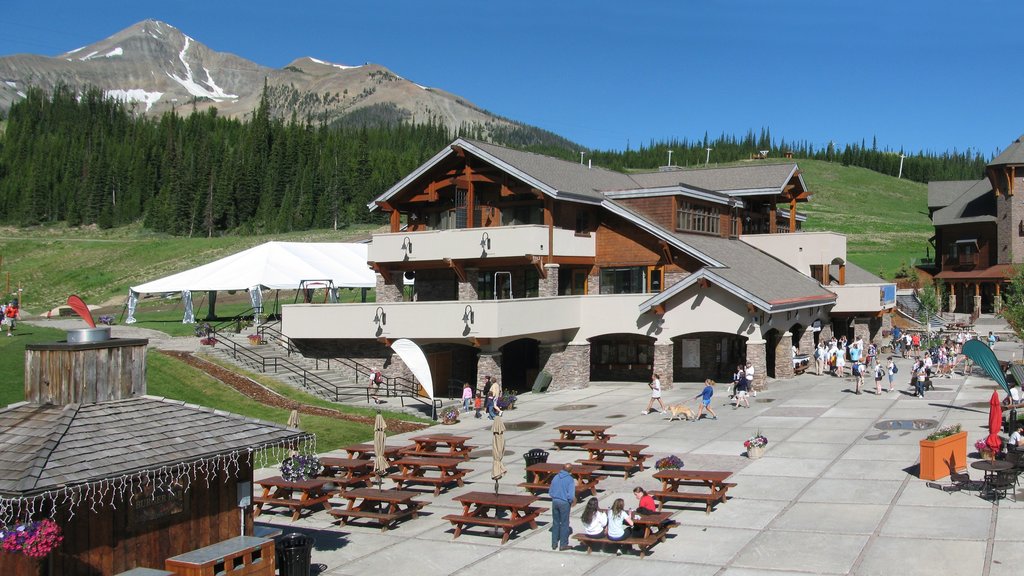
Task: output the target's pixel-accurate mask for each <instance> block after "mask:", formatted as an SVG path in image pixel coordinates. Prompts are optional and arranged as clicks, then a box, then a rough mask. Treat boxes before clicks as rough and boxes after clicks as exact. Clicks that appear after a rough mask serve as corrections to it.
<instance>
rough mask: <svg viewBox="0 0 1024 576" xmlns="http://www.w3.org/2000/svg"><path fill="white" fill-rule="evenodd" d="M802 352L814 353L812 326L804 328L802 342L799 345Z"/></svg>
mask: <svg viewBox="0 0 1024 576" xmlns="http://www.w3.org/2000/svg"><path fill="white" fill-rule="evenodd" d="M797 348H798V349H799V352H800V353H801V354H813V353H814V332H813V331H811V329H810V328H804V333H803V334H802V335H801V336H800V344H799V345H797Z"/></svg>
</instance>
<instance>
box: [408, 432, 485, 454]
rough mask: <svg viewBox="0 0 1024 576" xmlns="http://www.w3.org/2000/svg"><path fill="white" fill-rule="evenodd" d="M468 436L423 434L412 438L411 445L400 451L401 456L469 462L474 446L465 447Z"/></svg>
mask: <svg viewBox="0 0 1024 576" xmlns="http://www.w3.org/2000/svg"><path fill="white" fill-rule="evenodd" d="M470 439H471V438H470V437H469V436H453V435H450V434H425V435H423V436H413V437H412V438H410V439H409V440H412V442H413V445H412V446H408V447H406V448H405V449H404V450H402V456H424V457H428V458H429V457H438V458H458V459H460V460H469V453H470V452H472V451H473V449H474V448H476V446H467V445H466V442H469V440H470Z"/></svg>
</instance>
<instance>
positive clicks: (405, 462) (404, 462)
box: [388, 458, 469, 496]
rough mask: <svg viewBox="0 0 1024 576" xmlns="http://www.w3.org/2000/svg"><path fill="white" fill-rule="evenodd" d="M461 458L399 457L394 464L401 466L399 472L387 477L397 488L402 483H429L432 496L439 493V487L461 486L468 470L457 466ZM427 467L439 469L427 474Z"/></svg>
mask: <svg viewBox="0 0 1024 576" xmlns="http://www.w3.org/2000/svg"><path fill="white" fill-rule="evenodd" d="M461 463H462V460H460V459H458V458H399V459H398V460H395V461H394V464H395V465H396V466H398V467H400V468H401V472H396V473H395V474H391V475H390V476H388V478H391V479H392V480H394V481H395V484H396V485H398V488H399V489H402V488H403V485H404V484H430V485H432V486H433V487H434V496H437V495H439V494H440V493H441V488H443V487H445V486H447V485H449V484H451V483H453V482H454V483H457V484H458V485H459V486H462V477H463V476H465V475H466V473H468V472H469V471H468V470H462V469H460V468H459V467H458V465H459V464H461ZM428 469H436V470H438V471H439V474H438V475H437V476H427V475H426V471H427V470H428Z"/></svg>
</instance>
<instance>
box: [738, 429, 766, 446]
mask: <svg viewBox="0 0 1024 576" xmlns="http://www.w3.org/2000/svg"><path fill="white" fill-rule="evenodd" d="M767 445H768V437H767V436H765V435H764V434H761V433H760V432H758V433H757V434H754V435H753V436H751V437H750V438H747V439H746V440H745V441H744V442H743V447H744V448H764V447H765V446H767Z"/></svg>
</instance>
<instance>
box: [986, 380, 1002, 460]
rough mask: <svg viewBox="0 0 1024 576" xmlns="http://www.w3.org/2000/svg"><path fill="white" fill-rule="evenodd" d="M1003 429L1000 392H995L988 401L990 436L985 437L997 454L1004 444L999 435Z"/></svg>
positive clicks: (987, 443)
mask: <svg viewBox="0 0 1024 576" xmlns="http://www.w3.org/2000/svg"><path fill="white" fill-rule="evenodd" d="M1002 429H1003V407H1002V405H1000V404H999V394H998V393H996V392H993V393H992V398H990V399H989V401H988V438H985V444H986V445H987V446H988V447H989V448H990V449H991V450H992V452H994V453H997V454H998V453H999V449H1000V448H1002V446H1003V439H1002V438H1000V437H999V432H1000V431H1001V430H1002Z"/></svg>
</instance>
